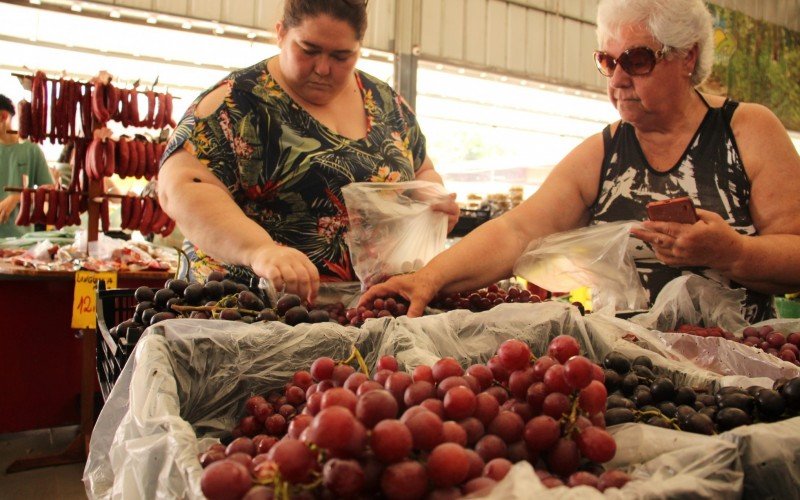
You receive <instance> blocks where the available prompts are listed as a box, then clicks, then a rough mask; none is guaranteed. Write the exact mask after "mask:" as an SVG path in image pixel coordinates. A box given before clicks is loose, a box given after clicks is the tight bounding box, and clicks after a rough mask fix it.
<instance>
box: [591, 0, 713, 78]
mask: <svg viewBox="0 0 800 500" xmlns="http://www.w3.org/2000/svg"><path fill="white" fill-rule="evenodd" d="M628 26H644V27H645V28H647V30H648V31H650V33H651V34H652V35H653V37H654V38H655V39H656V40H657V41H658V42H660V43H662V44H664V45H666V46H668V47H672V48H674V49H676V51H677V52H678V53H684V54H685V53H686V52H688V51H689V50H691V49H692V47H694V45H697V54H698V55H697V64H696V65H695V68H694V71H693V72H692V84H694V85H698V84H700V83H702V82H703V80H705V79H706V77H707V76H708V75H709V73H711V65H712V64H713V63H714V35H713V27H712V20H711V13H710V12H709V11H708V8H707V7H706V5H705V2H703V0H601V1H600V4H599V5H598V6H597V42H598V43H599V44H600V46H601V47H602V46H603V45H604V43H605V42H606V41H608V40H609V39H615V38H619V37H620V34H621V33H620V31H621V29H622V28H625V27H628Z"/></svg>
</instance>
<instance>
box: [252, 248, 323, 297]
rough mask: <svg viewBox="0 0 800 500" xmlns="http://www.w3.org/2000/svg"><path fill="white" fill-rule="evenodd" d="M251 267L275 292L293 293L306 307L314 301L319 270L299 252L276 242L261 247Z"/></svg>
mask: <svg viewBox="0 0 800 500" xmlns="http://www.w3.org/2000/svg"><path fill="white" fill-rule="evenodd" d="M250 267H251V268H252V269H253V271H254V272H255V273H256V274H257V275H258V276H261V277H262V278H266V279H268V280H269V281H270V282H271V283H272V285H273V286H274V287H275V290H277V291H278V292H285V293H294V294H296V295H299V296H300V297H301V298H303V299H305V300H307V301H308V303H309V304H313V303H314V301H315V300H316V298H317V292H318V291H319V271H317V268H316V266H315V265H314V264H312V263H311V261H310V260H309V259H308V257H306V255H305V254H304V253H303V252H301V251H299V250H296V249H294V248H291V247H287V246H283V245H278V244H276V243H273V244H270V245H266V246H263V247H261V248H260V249H259V251H258V252H256V253H255V254H254V255H253V258H252V260H251V263H250Z"/></svg>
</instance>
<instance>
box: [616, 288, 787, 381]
mask: <svg viewBox="0 0 800 500" xmlns="http://www.w3.org/2000/svg"><path fill="white" fill-rule="evenodd" d="M743 298H744V291H743V290H739V289H737V290H731V289H728V288H725V287H722V286H721V285H719V284H717V283H715V282H713V281H711V280H708V279H705V278H702V277H700V276H694V275H693V276H681V277H679V278H676V279H674V280H672V281H671V282H670V283H668V284H667V285H666V286H665V287H664V289H663V290H662V292H661V293H660V294H659V296H658V298H657V299H656V303H655V304H654V306H653V308H652V309H651V310H650V311H649V312H647V313H645V314H640V315H637V316H634V317H633V318H631V322H632V323H636V324H638V325H641V326H643V327H645V329H646V330H642V331H640V333H639V334H637V337H638V338H639V339H640V342H641V343H642V345H644V346H646V347H647V348H648V349H652V350H655V351H658V352H660V353H662V354H664V355H666V356H667V357H673V358H675V359H686V360H689V361H690V362H691V363H693V364H694V365H696V366H698V367H700V368H704V369H707V370H710V371H713V372H715V373H719V374H721V375H726V376H731V377H748V378H764V377H766V378H769V379H773V380H776V379H778V378H781V377H788V378H791V377H798V376H800V367H797V366H795V365H793V364H792V363H788V362H786V361H783V360H781V359H780V358H778V357H776V356H772V355H771V354H767V353H766V352H764V351H762V350H761V349H756V348H753V347H750V346H747V345H744V344H740V343H738V342H733V341H730V340H726V339H724V338H719V337H700V336H697V335H691V334H686V333H674V332H672V331H669V330H675V329H677V328H678V326H680V325H681V324H683V323H689V324H700V323H702V324H704V325H706V326H719V327H721V328H723V329H725V330H728V331H730V332H734V333H736V332H738V336H739V337H741V330H743V329H744V328H745V327H746V326H747V323H746V322H745V320H744V318H743V316H742V315H741V300H742V299H743ZM766 324H770V325H774V326H773V327H774V328H776V329H777V330H780V331H784V332H786V333H789V332H794V331H800V322H798V320H793V321H791V320H770V321H764V322H761V323H759V324H758V325H766ZM730 380H731V382H733V381H734V380H736V379H730ZM745 387H746V385H745Z"/></svg>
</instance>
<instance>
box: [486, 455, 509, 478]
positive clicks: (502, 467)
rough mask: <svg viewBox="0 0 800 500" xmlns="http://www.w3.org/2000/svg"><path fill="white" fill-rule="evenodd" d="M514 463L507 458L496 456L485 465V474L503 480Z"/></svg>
mask: <svg viewBox="0 0 800 500" xmlns="http://www.w3.org/2000/svg"><path fill="white" fill-rule="evenodd" d="M512 465H513V464H512V463H511V461H509V460H507V459H505V458H494V459H492V460H489V462H488V463H487V464H486V466H484V468H483V475H484V476H486V477H490V478H492V479H494V480H495V481H502V480H503V478H504V477H506V474H508V471H510V470H511V467H512Z"/></svg>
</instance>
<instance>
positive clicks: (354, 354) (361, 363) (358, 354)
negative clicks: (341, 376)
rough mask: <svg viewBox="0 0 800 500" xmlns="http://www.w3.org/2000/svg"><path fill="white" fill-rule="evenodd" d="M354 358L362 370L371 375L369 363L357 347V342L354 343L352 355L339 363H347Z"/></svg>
mask: <svg viewBox="0 0 800 500" xmlns="http://www.w3.org/2000/svg"><path fill="white" fill-rule="evenodd" d="M353 360H355V361H356V362H357V363H358V367H359V369H361V372H362V373H363V374H364V375H366V376H367V377H369V368H367V363H366V362H365V361H364V357H363V356H362V355H361V352H360V351H359V350H358V347H356V345H355V344H353V352H351V353H350V357H349V358H347V359H346V360H344V361H342V362H341V363H339V364H341V365H347V364H350V363H351V362H353Z"/></svg>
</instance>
